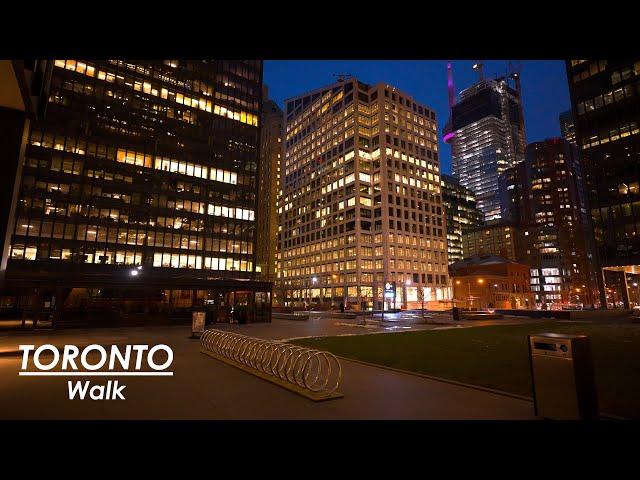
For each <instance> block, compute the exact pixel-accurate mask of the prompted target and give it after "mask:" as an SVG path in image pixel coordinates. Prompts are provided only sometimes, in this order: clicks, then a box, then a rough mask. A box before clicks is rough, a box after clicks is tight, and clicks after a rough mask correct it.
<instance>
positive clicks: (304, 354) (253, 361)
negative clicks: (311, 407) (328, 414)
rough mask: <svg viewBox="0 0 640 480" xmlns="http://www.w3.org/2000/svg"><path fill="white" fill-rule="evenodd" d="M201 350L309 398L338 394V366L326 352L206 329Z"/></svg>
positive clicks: (339, 394)
mask: <svg viewBox="0 0 640 480" xmlns="http://www.w3.org/2000/svg"><path fill="white" fill-rule="evenodd" d="M200 346H201V352H202V353H204V354H206V355H209V356H210V357H213V358H216V359H218V360H221V361H223V362H225V363H227V364H229V365H233V366H235V367H238V368H240V369H242V370H244V371H246V372H249V373H252V374H254V375H256V376H258V377H260V378H263V379H265V380H268V381H270V382H272V383H275V384H277V385H279V386H281V387H284V388H287V389H288V390H292V391H294V392H296V393H298V394H300V395H303V396H304V397H307V398H309V399H311V400H316V401H317V400H329V399H333V398H341V397H342V396H343V395H342V394H341V393H339V392H338V387H339V386H340V382H341V381H342V366H341V365H340V362H339V361H338V359H337V358H336V356H335V355H333V354H332V353H330V352H325V351H321V350H315V349H313V348H307V347H302V346H299V345H294V344H291V343H284V342H277V341H273V340H265V339H260V338H253V337H248V336H246V335H242V334H239V333H234V332H226V331H223V330H215V329H209V330H205V332H204V333H203V334H202V337H201V338H200Z"/></svg>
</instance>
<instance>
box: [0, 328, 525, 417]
mask: <svg viewBox="0 0 640 480" xmlns="http://www.w3.org/2000/svg"><path fill="white" fill-rule="evenodd" d="M292 323H295V324H297V325H300V322H292ZM255 325H257V324H255ZM228 327H231V328H233V329H234V330H235V329H238V330H240V331H242V332H243V333H246V334H248V335H252V336H261V337H263V338H267V337H271V338H278V337H279V338H282V335H285V336H287V335H289V334H291V333H293V335H292V336H299V335H295V329H293V330H292V327H291V326H289V325H286V324H281V325H278V324H272V325H262V326H260V327H261V328H259V327H256V326H254V325H232V326H228ZM269 327H274V328H273V329H272V330H271V329H270V328H269ZM308 328H312V329H313V328H316V330H317V331H326V330H327V329H329V330H331V331H333V330H334V328H335V329H338V330H339V329H347V330H348V331H351V330H353V328H354V327H344V326H342V327H340V326H329V327H326V328H325V329H324V330H323V329H322V328H321V326H316V327H308ZM307 332H308V330H307ZM298 333H300V332H298ZM189 335H190V328H189V327H188V326H184V327H158V328H127V329H103V330H89V331H75V332H74V331H71V330H68V331H60V332H53V333H51V334H50V335H42V334H35V335H21V336H20V337H22V338H15V337H14V336H11V338H10V340H9V341H10V342H16V344H19V343H35V344H37V345H40V344H43V343H52V344H54V345H63V344H77V345H78V346H81V345H87V344H89V343H100V344H102V345H105V344H112V343H115V344H125V343H144V344H156V343H166V344H168V345H169V346H171V347H172V349H173V351H174V362H173V371H174V376H172V377H125V378H124V379H122V380H121V382H120V383H121V384H125V385H126V388H125V390H124V395H125V397H126V400H112V401H93V400H69V399H68V393H67V380H66V379H65V378H60V377H20V376H18V369H19V368H20V362H21V359H20V358H19V357H2V358H0V391H1V392H2V395H0V418H2V419H314V420H329V419H456V420H463V419H464V420H466V419H533V418H534V416H533V405H532V404H531V402H528V401H525V400H520V399H516V398H511V397H507V396H503V395H499V394H494V393H489V392H485V391H480V390H476V389H473V388H466V387H463V386H459V385H452V384H449V383H445V382H440V381H436V380H430V379H425V378H422V377H418V376H415V375H410V374H404V373H400V372H394V371H391V370H387V369H384V368H378V367H373V366H368V365H363V364H358V363H355V362H351V361H348V360H343V361H342V362H341V363H342V367H343V382H342V385H341V387H340V391H341V392H342V393H344V395H345V396H344V398H342V399H338V400H331V401H326V402H320V403H316V402H312V401H310V400H307V399H305V398H303V397H300V396H298V395H296V394H294V393H292V392H289V391H287V390H285V389H283V388H281V387H278V386H276V385H274V384H272V383H269V382H267V381H265V380H262V379H260V378H258V377H255V376H253V375H250V374H248V373H246V372H243V371H241V370H239V369H237V368H234V367H232V366H229V365H226V364H223V363H221V362H219V361H216V360H214V359H212V358H210V357H208V356H206V355H203V354H202V353H200V351H199V342H198V341H197V340H190V339H188V336H189ZM7 341H8V338H7V336H3V337H0V345H3V344H6V343H7ZM107 379H108V378H107V377H103V378H96V379H95V380H96V383H104V382H106V380H107ZM100 380H102V381H100Z"/></svg>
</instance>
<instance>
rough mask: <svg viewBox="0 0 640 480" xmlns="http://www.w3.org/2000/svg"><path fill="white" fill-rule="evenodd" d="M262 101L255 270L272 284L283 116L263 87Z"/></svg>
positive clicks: (274, 263) (274, 268)
mask: <svg viewBox="0 0 640 480" xmlns="http://www.w3.org/2000/svg"><path fill="white" fill-rule="evenodd" d="M263 99H264V101H263V104H262V112H261V119H262V122H261V123H262V127H261V132H260V136H261V145H260V175H259V185H260V187H259V190H258V224H257V229H258V240H257V242H258V243H257V249H258V268H259V270H260V274H261V277H262V278H264V279H266V280H270V281H273V280H274V279H275V278H276V265H277V264H276V250H277V243H278V205H277V200H278V193H279V190H280V167H281V163H282V152H283V150H282V146H283V143H282V138H283V133H284V113H283V112H282V109H280V107H278V105H277V104H276V103H275V102H274V101H273V100H268V91H267V87H266V86H265V87H263Z"/></svg>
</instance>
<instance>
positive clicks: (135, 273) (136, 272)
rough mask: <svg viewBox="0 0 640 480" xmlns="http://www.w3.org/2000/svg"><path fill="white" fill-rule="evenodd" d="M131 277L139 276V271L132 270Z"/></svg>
mask: <svg viewBox="0 0 640 480" xmlns="http://www.w3.org/2000/svg"><path fill="white" fill-rule="evenodd" d="M130 273H131V276H132V277H135V276H136V275H138V270H131V272H130Z"/></svg>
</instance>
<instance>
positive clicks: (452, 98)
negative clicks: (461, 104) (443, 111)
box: [447, 62, 456, 109]
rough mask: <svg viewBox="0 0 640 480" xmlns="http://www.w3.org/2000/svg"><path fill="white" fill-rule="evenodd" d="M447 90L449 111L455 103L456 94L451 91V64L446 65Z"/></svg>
mask: <svg viewBox="0 0 640 480" xmlns="http://www.w3.org/2000/svg"><path fill="white" fill-rule="evenodd" d="M447 89H448V90H449V109H451V108H453V106H454V105H455V103H456V94H455V91H454V89H453V69H452V68H451V62H448V63H447Z"/></svg>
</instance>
